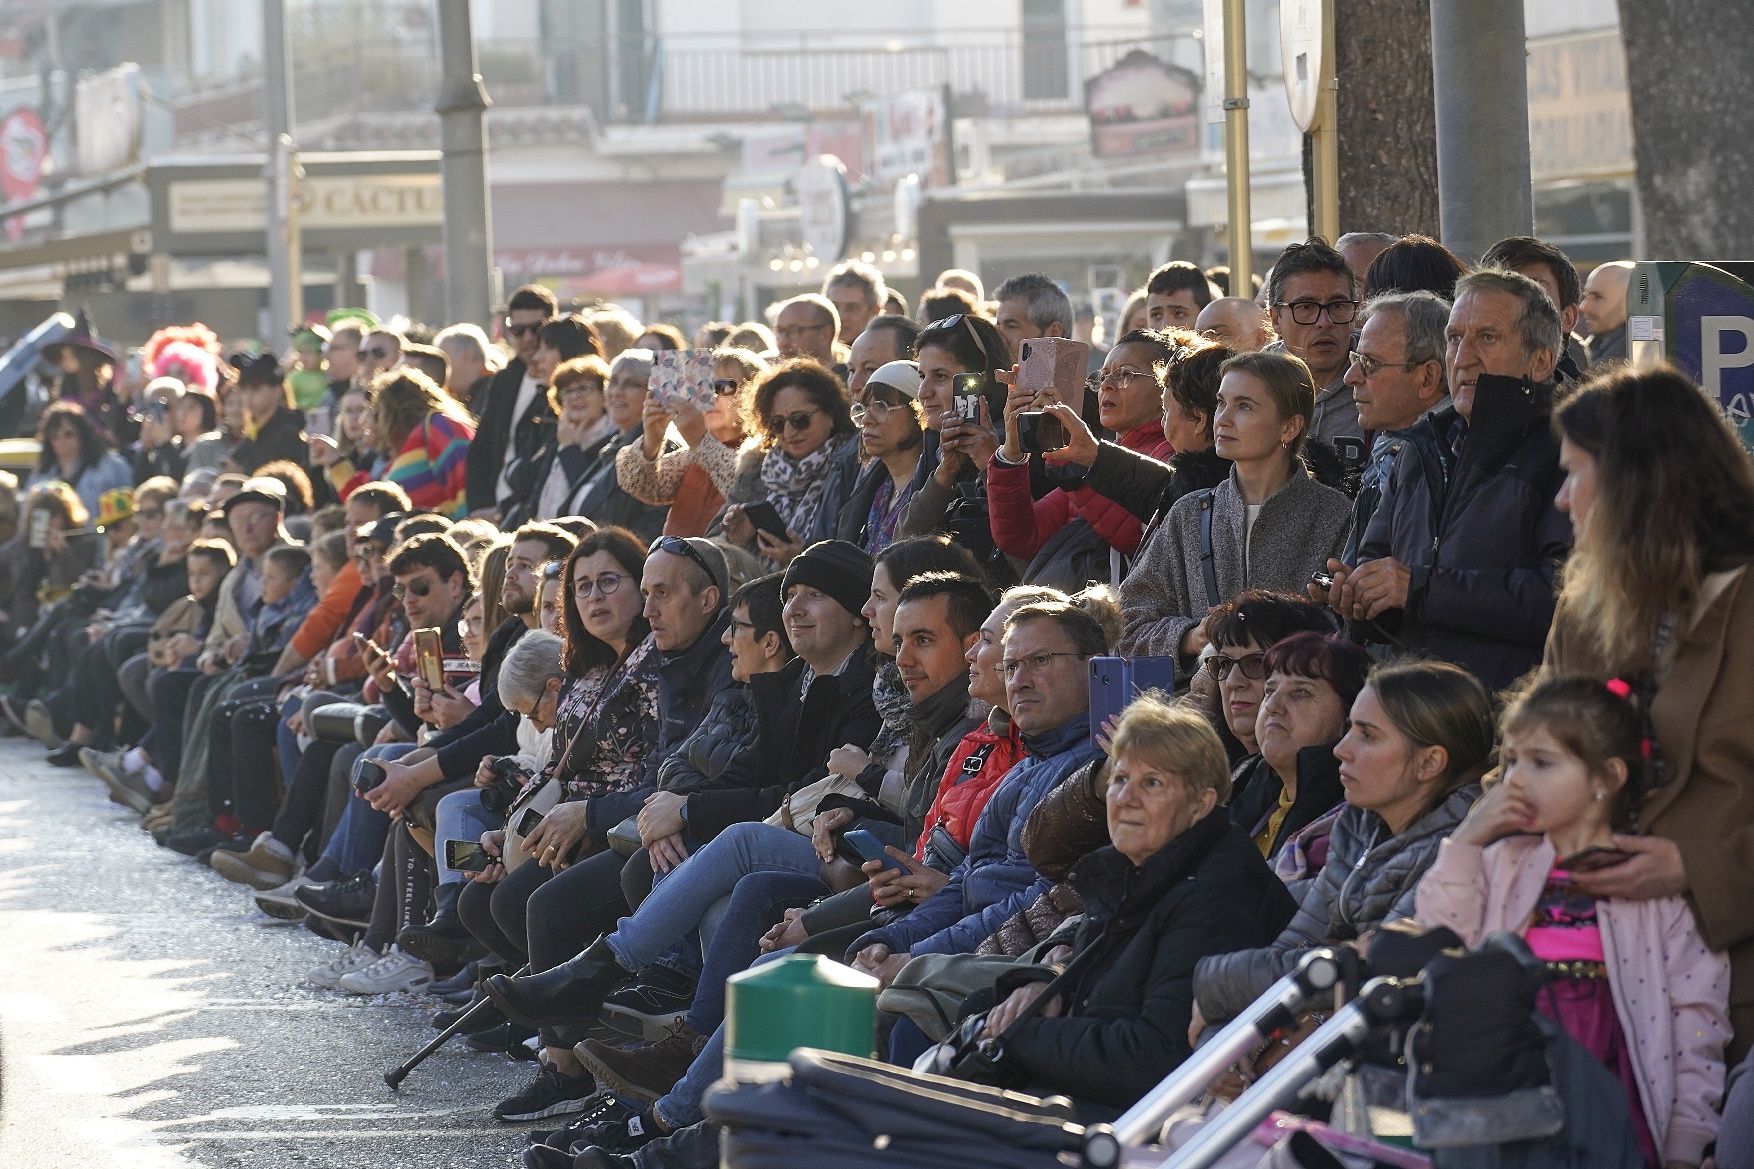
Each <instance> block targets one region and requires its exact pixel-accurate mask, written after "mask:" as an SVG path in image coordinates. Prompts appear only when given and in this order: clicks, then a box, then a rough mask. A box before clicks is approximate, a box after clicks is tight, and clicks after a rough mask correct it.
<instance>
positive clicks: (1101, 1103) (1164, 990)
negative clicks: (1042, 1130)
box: [986, 696, 1296, 1119]
mask: <svg viewBox="0 0 1754 1169" xmlns="http://www.w3.org/2000/svg"><path fill="white" fill-rule="evenodd" d="M1109 750H1110V752H1111V755H1112V757H1113V758H1112V762H1111V763H1110V764H1109V766H1108V768H1107V772H1108V774H1107V777H1106V782H1107V792H1106V795H1105V797H1104V804H1105V806H1106V809H1107V819H1108V834H1109V838H1110V840H1112V841H1113V843H1112V844H1110V845H1108V846H1107V847H1104V848H1099V849H1098V850H1097V851H1096V852H1095V853H1093V854H1091V855H1090V856H1087V857H1085V858H1084V859H1083V860H1082V861H1080V862H1079V864H1078V866H1077V868H1076V869H1075V870H1074V871H1073V877H1072V885H1073V887H1074V888H1075V889H1076V890H1077V891H1078V893H1079V895H1080V896H1081V897H1082V899H1083V901H1084V906H1085V910H1084V914H1083V917H1082V919H1081V920H1080V921H1079V923H1078V925H1077V928H1076V931H1075V932H1074V931H1063V932H1062V933H1061V934H1059V935H1056V938H1063V939H1065V944H1063V946H1062V948H1061V949H1060V950H1059V952H1058V953H1056V954H1055V957H1056V958H1057V960H1058V962H1059V963H1061V964H1063V963H1065V962H1075V963H1077V966H1078V972H1077V976H1076V978H1075V979H1074V980H1073V981H1072V982H1071V983H1070V984H1068V985H1064V986H1062V987H1060V988H1059V990H1058V991H1057V993H1056V996H1055V998H1054V999H1052V1000H1050V1002H1049V1003H1048V1004H1047V1005H1046V1006H1045V1007H1037V1013H1036V1014H1035V1015H1034V1017H1032V1018H1029V1019H1027V1020H1024V1021H1021V1022H1016V1023H1015V1024H1013V1021H1014V1020H1016V1019H1017V1017H1018V1015H1019V1013H1020V1012H1021V1011H1022V1010H1023V1009H1024V1008H1025V1007H1028V1006H1029V1005H1030V1004H1032V1003H1034V1002H1035V1000H1037V999H1038V998H1039V997H1040V995H1041V993H1042V991H1043V988H1044V987H1045V986H1046V983H1045V982H1043V981H1032V982H1027V983H1025V984H1024V985H1021V986H1018V985H1017V982H1018V981H1019V979H1020V978H1034V979H1041V978H1045V977H1046V975H1045V974H1044V973H1042V972H1040V971H1039V969H1038V970H1034V971H1020V972H1019V974H1018V975H1017V976H1004V977H1001V979H1000V981H999V984H998V987H997V990H998V992H999V994H1000V995H1001V996H1002V997H1001V1001H1000V1002H999V1005H998V1006H996V1007H995V1008H994V1009H993V1010H992V1012H991V1013H990V1014H989V1015H988V1016H987V1023H986V1034H987V1035H988V1036H989V1037H991V1038H994V1039H998V1038H999V1037H1000V1036H1003V1047H1002V1051H1003V1055H1002V1057H1001V1059H1000V1067H1001V1068H1004V1069H1007V1070H1011V1071H1015V1072H1017V1073H1019V1074H1021V1075H1022V1076H1023V1077H1025V1080H1026V1083H1027V1084H1028V1089H1027V1090H1028V1091H1031V1092H1039V1093H1042V1094H1047V1093H1062V1094H1064V1095H1067V1096H1070V1097H1072V1098H1073V1100H1074V1101H1075V1102H1076V1103H1077V1104H1078V1106H1079V1112H1080V1114H1081V1115H1084V1116H1087V1117H1090V1118H1092V1119H1097V1118H1109V1117H1113V1116H1116V1115H1119V1114H1120V1113H1121V1112H1123V1111H1125V1110H1126V1109H1127V1108H1129V1107H1131V1106H1132V1105H1133V1104H1134V1103H1135V1102H1137V1101H1138V1100H1139V1098H1140V1097H1142V1096H1144V1095H1145V1093H1146V1092H1148V1091H1149V1090H1150V1089H1151V1088H1152V1087H1153V1086H1154V1085H1155V1084H1156V1083H1157V1082H1158V1081H1159V1080H1161V1079H1162V1078H1163V1077H1164V1076H1166V1075H1168V1074H1169V1073H1170V1072H1171V1071H1173V1070H1174V1069H1175V1068H1176V1066H1177V1065H1179V1064H1180V1063H1181V1062H1182V1061H1183V1060H1184V1059H1186V1058H1187V1057H1188V1056H1189V1054H1191V1052H1192V1047H1191V1044H1190V1041H1189V1039H1188V1037H1187V1031H1188V1027H1187V1024H1188V1021H1189V1017H1190V1015H1191V1013H1192V1010H1193V1001H1194V996H1193V982H1194V967H1195V964H1196V963H1197V962H1198V961H1199V960H1200V959H1202V958H1205V957H1207V956H1208V955H1215V954H1227V953H1231V952H1233V951H1237V950H1248V949H1252V948H1254V947H1257V946H1262V945H1265V944H1267V942H1268V941H1270V940H1271V939H1272V938H1273V937H1274V936H1275V935H1277V933H1278V932H1279V931H1280V930H1281V929H1283V928H1284V927H1285V924H1286V922H1288V921H1289V920H1290V919H1291V915H1292V913H1293V911H1294V910H1295V909H1296V903H1295V902H1294V901H1293V900H1292V899H1291V895H1290V894H1289V893H1287V892H1286V891H1285V886H1284V885H1283V884H1281V883H1280V882H1279V881H1278V880H1277V879H1276V878H1275V877H1274V876H1273V874H1272V873H1271V871H1270V870H1268V868H1267V866H1266V865H1265V864H1263V863H1262V862H1261V858H1260V854H1259V853H1258V852H1256V851H1255V849H1254V848H1253V847H1251V845H1250V841H1249V839H1248V835H1247V832H1246V830H1245V829H1243V828H1242V827H1240V826H1238V825H1236V824H1234V823H1233V822H1232V821H1231V819H1230V818H1229V817H1227V816H1226V815H1225V814H1224V811H1223V809H1222V808H1221V806H1220V805H1222V804H1223V803H1224V802H1225V797H1226V796H1227V795H1229V791H1230V781H1229V777H1228V775H1227V774H1226V768H1225V762H1224V747H1223V745H1222V744H1220V743H1219V741H1218V736H1217V735H1216V734H1214V733H1213V732H1212V729H1211V728H1210V727H1209V726H1207V725H1206V723H1205V721H1204V720H1203V719H1201V718H1200V717H1199V716H1198V715H1196V714H1193V713H1191V712H1188V711H1184V710H1181V709H1178V708H1176V707H1172V706H1169V705H1168V704H1166V703H1164V702H1162V701H1159V700H1157V699H1155V698H1153V697H1149V696H1148V697H1145V698H1141V699H1138V700H1137V701H1135V702H1134V703H1133V704H1132V705H1131V706H1129V707H1128V708H1127V710H1126V713H1125V714H1123V715H1122V716H1121V720H1120V724H1119V725H1118V726H1117V727H1116V728H1115V732H1114V739H1113V742H1112V744H1111V746H1110V748H1109ZM1068 951H1069V952H1068ZM1062 955H1063V956H1062ZM1012 987H1015V989H1011V988H1012ZM1007 991H1008V992H1009V993H1007Z"/></svg>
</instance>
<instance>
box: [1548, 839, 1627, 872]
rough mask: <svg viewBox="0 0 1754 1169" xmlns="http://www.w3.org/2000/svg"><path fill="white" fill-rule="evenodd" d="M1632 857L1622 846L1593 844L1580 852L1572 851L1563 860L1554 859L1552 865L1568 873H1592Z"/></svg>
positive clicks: (1609, 867)
mask: <svg viewBox="0 0 1754 1169" xmlns="http://www.w3.org/2000/svg"><path fill="white" fill-rule="evenodd" d="M1631 859H1632V854H1631V853H1629V852H1627V851H1626V850H1625V849H1622V848H1609V847H1607V846H1606V845H1601V844H1598V845H1595V846H1593V847H1591V848H1586V849H1584V850H1583V851H1582V852H1574V853H1572V854H1571V855H1570V856H1568V857H1566V858H1564V859H1563V860H1559V861H1555V862H1554V867H1555V868H1559V869H1564V870H1565V871H1566V872H1568V873H1594V872H1599V871H1600V870H1602V869H1611V868H1613V867H1614V866H1615V865H1618V864H1623V863H1625V862H1626V861H1629V860H1631Z"/></svg>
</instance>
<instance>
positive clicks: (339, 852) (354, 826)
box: [319, 743, 414, 877]
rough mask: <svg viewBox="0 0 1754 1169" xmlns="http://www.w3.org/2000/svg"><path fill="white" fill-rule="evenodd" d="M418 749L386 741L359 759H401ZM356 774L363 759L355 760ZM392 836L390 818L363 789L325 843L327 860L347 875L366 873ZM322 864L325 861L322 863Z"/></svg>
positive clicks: (353, 797) (354, 793)
mask: <svg viewBox="0 0 1754 1169" xmlns="http://www.w3.org/2000/svg"><path fill="white" fill-rule="evenodd" d="M412 750H414V744H413V743H385V744H382V745H381V746H373V747H367V748H366V749H365V754H363V755H361V756H360V757H359V759H400V758H402V756H404V755H406V754H408V753H409V752H410V751H412ZM353 766H354V769H355V775H356V776H357V774H358V768H359V760H355V761H354V764H353ZM389 838H390V817H389V816H387V815H385V814H384V813H382V812H380V811H378V810H377V809H376V808H374V807H372V806H371V805H370V804H368V803H366V802H365V798H364V797H363V796H361V795H360V794H359V789H358V788H354V790H353V791H352V792H351V793H350V794H349V796H348V800H347V807H345V808H343V809H342V811H341V820H340V822H339V823H337V824H336V825H335V834H334V835H333V836H331V837H329V843H328V844H326V845H324V846H323V858H322V859H323V860H325V861H328V862H329V863H330V864H331V865H333V866H334V867H335V868H336V869H337V870H338V871H339V872H341V873H343V874H345V875H346V876H349V877H351V876H353V875H354V874H355V873H363V872H365V871H366V870H367V869H369V868H371V867H372V866H373V865H375V864H377V863H378V861H379V860H381V859H382V858H383V855H384V841H386V840H388V839H389ZM319 863H321V862H319Z"/></svg>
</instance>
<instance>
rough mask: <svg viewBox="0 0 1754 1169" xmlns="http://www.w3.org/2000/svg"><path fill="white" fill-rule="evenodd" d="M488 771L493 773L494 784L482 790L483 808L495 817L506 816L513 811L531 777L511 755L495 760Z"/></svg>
mask: <svg viewBox="0 0 1754 1169" xmlns="http://www.w3.org/2000/svg"><path fill="white" fill-rule="evenodd" d="M488 770H489V771H491V772H492V773H493V782H492V783H490V784H488V785H487V786H486V787H484V788H482V789H481V806H482V807H484V808H486V809H487V810H488V811H489V812H490V813H492V814H493V815H495V816H504V815H505V814H506V813H507V812H509V811H511V809H512V804H514V803H515V802H516V801H517V798H518V793H519V792H521V791H523V790H524V782H525V780H527V779H528V778H529V776H528V774H527V773H526V772H525V771H524V769H523V768H522V767H520V766H518V761H517V760H516V759H514V758H513V757H512V756H510V755H501V756H500V757H499V758H497V759H495V760H494V761H493V762H492V763H491V764H489V765H488Z"/></svg>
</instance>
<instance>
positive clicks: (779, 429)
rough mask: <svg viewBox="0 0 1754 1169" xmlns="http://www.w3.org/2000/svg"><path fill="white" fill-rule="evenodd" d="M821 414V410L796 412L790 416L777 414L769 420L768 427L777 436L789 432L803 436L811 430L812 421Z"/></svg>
mask: <svg viewBox="0 0 1754 1169" xmlns="http://www.w3.org/2000/svg"><path fill="white" fill-rule="evenodd" d="M820 413H822V411H820V410H794V411H792V412H791V413H790V414H775V415H774V416H773V417H772V418H769V419H768V420H767V426H768V429H769V430H771V431H773V432H774V433H775V434H784V433H785V432H786V431H788V430H796V431H797V432H799V433H800V434H802V433H803V432H804V431H806V430H809V429H810V420H811V419H812V418H814V417H816V416H817V415H818V414H820Z"/></svg>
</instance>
